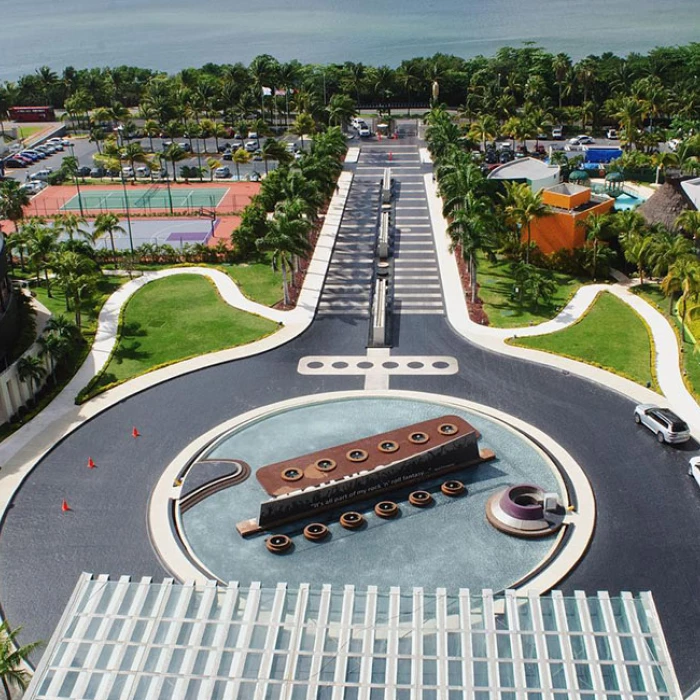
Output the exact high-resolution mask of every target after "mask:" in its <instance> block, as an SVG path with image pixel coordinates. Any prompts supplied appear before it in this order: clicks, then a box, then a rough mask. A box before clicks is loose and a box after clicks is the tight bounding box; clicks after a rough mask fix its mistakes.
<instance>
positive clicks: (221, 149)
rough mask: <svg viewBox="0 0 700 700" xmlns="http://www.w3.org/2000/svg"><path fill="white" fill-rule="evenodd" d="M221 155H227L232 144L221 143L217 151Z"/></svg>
mask: <svg viewBox="0 0 700 700" xmlns="http://www.w3.org/2000/svg"><path fill="white" fill-rule="evenodd" d="M216 150H217V151H218V152H219V153H225V152H226V151H230V150H231V144H230V143H220V144H219V148H217V149H216Z"/></svg>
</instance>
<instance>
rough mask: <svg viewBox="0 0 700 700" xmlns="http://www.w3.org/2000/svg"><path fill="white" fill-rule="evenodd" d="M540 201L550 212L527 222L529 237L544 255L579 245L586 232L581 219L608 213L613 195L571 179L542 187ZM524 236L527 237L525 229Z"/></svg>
mask: <svg viewBox="0 0 700 700" xmlns="http://www.w3.org/2000/svg"><path fill="white" fill-rule="evenodd" d="M542 201H543V202H544V203H545V204H547V205H548V206H549V208H550V214H549V215H548V216H542V217H540V218H538V219H535V220H534V221H533V222H532V223H531V224H530V239H531V240H532V242H533V243H536V244H537V247H538V248H539V249H540V250H541V251H542V252H543V253H545V254H546V255H548V254H549V253H554V252H556V251H557V250H561V249H562V248H569V249H571V248H580V247H582V246H583V244H584V243H585V241H586V232H585V230H584V228H583V226H581V225H580V222H581V221H585V220H586V219H587V218H588V217H589V216H590V215H591V214H607V213H608V212H609V211H610V210H611V209H612V208H613V206H614V205H615V200H614V199H611V198H610V197H605V196H601V195H596V194H593V193H592V192H591V189H590V188H589V187H582V186H581V185H573V184H571V183H562V184H560V185H555V186H554V187H548V188H547V189H544V190H542ZM523 240H524V241H526V240H527V235H526V232H523Z"/></svg>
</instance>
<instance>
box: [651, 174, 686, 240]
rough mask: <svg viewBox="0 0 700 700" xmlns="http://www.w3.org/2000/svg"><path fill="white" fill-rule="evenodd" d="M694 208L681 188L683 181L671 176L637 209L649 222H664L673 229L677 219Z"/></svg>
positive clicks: (668, 227)
mask: <svg viewBox="0 0 700 700" xmlns="http://www.w3.org/2000/svg"><path fill="white" fill-rule="evenodd" d="M693 208H694V207H693V205H692V204H691V202H690V200H689V199H688V197H687V196H686V194H685V192H683V189H682V188H681V181H680V180H678V179H676V178H673V179H670V178H669V179H667V180H666V182H664V184H663V185H661V187H659V189H658V190H656V192H654V194H653V195H652V196H651V197H649V199H647V201H646V202H644V203H643V204H642V205H640V206H639V208H638V209H637V211H638V212H639V213H640V214H641V215H642V216H643V217H644V219H645V220H646V222H647V223H648V224H663V225H664V226H665V227H666V228H667V229H669V230H671V231H673V230H674V229H675V228H676V219H677V218H678V217H679V216H680V215H681V214H682V213H683V212H684V211H686V210H688V209H693Z"/></svg>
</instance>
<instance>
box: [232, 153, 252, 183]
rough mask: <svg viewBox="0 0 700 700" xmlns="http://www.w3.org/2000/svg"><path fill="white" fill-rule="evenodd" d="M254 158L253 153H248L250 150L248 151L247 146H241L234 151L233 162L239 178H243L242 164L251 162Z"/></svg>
mask: <svg viewBox="0 0 700 700" xmlns="http://www.w3.org/2000/svg"><path fill="white" fill-rule="evenodd" d="M252 158H253V156H252V154H251V153H248V151H246V150H245V148H239V149H238V150H237V151H234V152H233V155H232V156H231V159H232V160H233V162H234V164H235V166H236V179H237V180H240V179H241V165H245V164H246V163H250V161H251V160H252Z"/></svg>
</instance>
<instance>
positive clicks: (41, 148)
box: [34, 146, 56, 156]
mask: <svg viewBox="0 0 700 700" xmlns="http://www.w3.org/2000/svg"><path fill="white" fill-rule="evenodd" d="M34 150H35V151H39V152H40V153H45V154H46V155H47V156H52V155H53V154H54V153H56V149H55V148H52V147H51V146H34Z"/></svg>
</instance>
